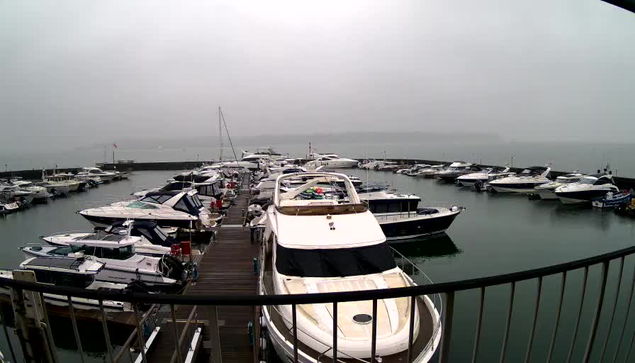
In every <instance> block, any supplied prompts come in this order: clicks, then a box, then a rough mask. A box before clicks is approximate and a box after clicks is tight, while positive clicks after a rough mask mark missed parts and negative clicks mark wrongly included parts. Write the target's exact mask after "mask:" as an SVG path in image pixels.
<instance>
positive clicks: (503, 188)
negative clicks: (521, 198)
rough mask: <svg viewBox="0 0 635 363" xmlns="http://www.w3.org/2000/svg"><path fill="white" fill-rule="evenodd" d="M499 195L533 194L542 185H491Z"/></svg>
mask: <svg viewBox="0 0 635 363" xmlns="http://www.w3.org/2000/svg"><path fill="white" fill-rule="evenodd" d="M489 185H490V186H491V187H492V189H494V191H496V192H497V193H533V192H534V191H535V187H536V186H538V185H540V184H495V183H491V182H490V184H489Z"/></svg>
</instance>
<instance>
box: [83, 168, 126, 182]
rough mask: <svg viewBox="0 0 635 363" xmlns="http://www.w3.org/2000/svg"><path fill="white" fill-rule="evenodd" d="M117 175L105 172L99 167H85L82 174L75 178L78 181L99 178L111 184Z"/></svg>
mask: <svg viewBox="0 0 635 363" xmlns="http://www.w3.org/2000/svg"><path fill="white" fill-rule="evenodd" d="M116 176H117V174H115V173H112V172H109V171H103V170H101V169H100V168H97V167H84V168H82V170H81V171H80V172H78V173H77V175H76V176H75V177H76V178H77V179H78V180H89V179H94V178H99V180H101V181H102V182H103V183H109V182H110V181H112V180H113V179H114V178H115V177H116Z"/></svg>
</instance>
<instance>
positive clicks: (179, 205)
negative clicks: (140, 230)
mask: <svg viewBox="0 0 635 363" xmlns="http://www.w3.org/2000/svg"><path fill="white" fill-rule="evenodd" d="M196 193H197V192H196V190H189V191H159V192H150V193H147V194H146V196H145V197H144V198H143V199H140V200H128V201H124V202H117V203H113V204H111V205H108V206H105V207H97V208H89V209H84V210H81V211H79V214H80V215H81V216H82V217H84V218H86V219H87V220H88V221H89V222H90V223H92V224H93V225H95V226H97V227H108V226H110V225H111V224H113V223H114V222H116V221H122V220H129V219H131V220H154V221H156V222H157V223H158V224H159V226H161V227H181V228H195V229H197V230H209V229H211V228H212V227H214V224H215V223H214V221H213V220H212V219H211V218H210V213H209V211H208V210H207V209H206V208H205V207H204V206H203V204H201V201H200V200H199V199H198V196H197V195H196Z"/></svg>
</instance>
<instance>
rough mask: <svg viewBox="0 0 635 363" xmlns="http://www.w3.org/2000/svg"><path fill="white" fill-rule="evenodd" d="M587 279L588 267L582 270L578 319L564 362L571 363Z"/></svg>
mask: <svg viewBox="0 0 635 363" xmlns="http://www.w3.org/2000/svg"><path fill="white" fill-rule="evenodd" d="M588 279H589V267H588V266H587V267H585V268H584V279H583V281H582V292H581V293H580V307H579V308H578V318H577V320H576V321H575V326H574V328H573V338H572V339H571V346H570V347H569V353H568V354H567V360H566V362H567V363H569V362H571V357H572V356H573V348H574V347H575V341H576V338H577V337H578V328H579V327H580V318H581V317H582V307H583V306H584V296H585V295H586V284H587V280H588Z"/></svg>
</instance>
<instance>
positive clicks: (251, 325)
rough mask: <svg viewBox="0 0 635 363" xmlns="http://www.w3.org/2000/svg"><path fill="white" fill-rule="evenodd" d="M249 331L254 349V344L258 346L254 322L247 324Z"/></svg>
mask: <svg viewBox="0 0 635 363" xmlns="http://www.w3.org/2000/svg"><path fill="white" fill-rule="evenodd" d="M247 330H248V332H249V344H250V345H251V346H252V347H253V346H254V344H256V340H255V337H254V323H253V322H251V321H250V322H249V324H247Z"/></svg>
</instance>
